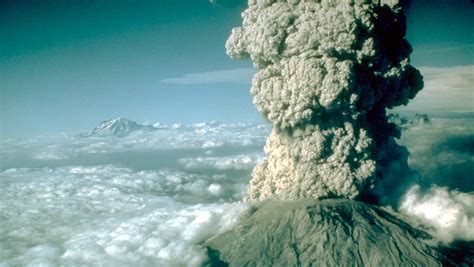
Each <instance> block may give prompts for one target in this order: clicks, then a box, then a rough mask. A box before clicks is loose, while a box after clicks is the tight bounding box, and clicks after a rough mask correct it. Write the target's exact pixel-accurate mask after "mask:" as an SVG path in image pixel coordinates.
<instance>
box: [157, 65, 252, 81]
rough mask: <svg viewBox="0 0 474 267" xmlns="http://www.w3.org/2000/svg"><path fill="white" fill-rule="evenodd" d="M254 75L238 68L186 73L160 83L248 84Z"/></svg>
mask: <svg viewBox="0 0 474 267" xmlns="http://www.w3.org/2000/svg"><path fill="white" fill-rule="evenodd" d="M254 73H255V71H254V70H253V69H248V68H240V69H230V70H216V71H208V72H199V73H188V74H184V75H183V76H181V77H177V78H167V79H162V80H161V82H162V83H169V84H186V85H188V84H212V83H240V84H249V83H250V81H251V80H252V76H253V74H254Z"/></svg>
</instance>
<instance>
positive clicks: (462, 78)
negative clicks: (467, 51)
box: [396, 65, 474, 112]
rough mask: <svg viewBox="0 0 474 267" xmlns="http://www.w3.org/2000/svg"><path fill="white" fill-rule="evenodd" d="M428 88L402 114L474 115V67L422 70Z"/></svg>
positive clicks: (403, 109) (426, 68) (422, 68)
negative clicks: (408, 112) (467, 113)
mask: <svg viewBox="0 0 474 267" xmlns="http://www.w3.org/2000/svg"><path fill="white" fill-rule="evenodd" d="M420 71H421V73H422V74H423V76H424V79H425V88H424V89H423V91H421V92H420V94H419V95H418V96H417V97H416V98H415V99H414V100H413V101H412V102H410V103H409V104H408V105H407V106H406V107H400V108H397V109H396V110H398V111H417V112H474V90H473V84H474V65H467V66H456V67H447V68H433V67H420Z"/></svg>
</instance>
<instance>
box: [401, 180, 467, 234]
mask: <svg viewBox="0 0 474 267" xmlns="http://www.w3.org/2000/svg"><path fill="white" fill-rule="evenodd" d="M473 203H474V195H473V194H468V193H462V192H459V191H455V190H449V189H448V188H446V187H438V186H433V187H430V188H429V189H428V190H425V191H422V189H421V187H420V186H419V185H415V186H413V187H412V188H411V189H410V190H409V191H408V192H407V194H406V195H405V197H404V200H403V202H402V204H401V206H400V210H401V211H402V212H403V213H405V214H408V215H411V216H413V217H416V218H417V219H419V220H420V222H421V223H423V224H425V225H429V226H431V227H433V231H432V232H433V234H434V235H435V236H436V237H437V238H438V239H439V240H441V241H444V242H447V243H449V242H451V241H453V240H455V239H456V240H466V241H471V240H474V206H473Z"/></svg>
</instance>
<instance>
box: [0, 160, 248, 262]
mask: <svg viewBox="0 0 474 267" xmlns="http://www.w3.org/2000/svg"><path fill="white" fill-rule="evenodd" d="M221 180H222V177H206V176H201V175H193V174H189V173H183V172H172V171H133V170H131V169H130V168H126V167H119V166H114V165H104V166H90V167H85V166H75V167H61V168H10V169H7V170H5V171H0V181H2V183H1V184H0V217H1V218H2V220H1V221H0V237H1V238H2V240H8V241H6V242H0V251H1V253H0V262H2V264H6V265H7V266H10V265H13V266H16V265H41V266H53V265H107V266H117V265H119V266H121V265H132V264H138V265H144V266H147V265H152V266H157V265H158V266H184V265H186V266H201V264H202V263H203V261H204V260H205V259H206V256H205V251H204V250H203V248H202V247H199V246H198V243H199V242H201V241H203V240H204V239H206V238H208V237H209V236H211V235H213V234H216V233H219V232H222V231H225V230H226V229H228V228H229V227H231V226H232V225H233V224H234V223H235V222H236V221H237V219H238V218H239V216H240V214H241V213H242V212H243V211H245V210H246V208H247V206H246V205H245V204H242V203H238V202H227V203H220V204H202V202H205V201H206V199H209V198H211V199H213V201H215V202H216V201H217V200H218V199H222V198H225V197H224V196H223V195H222V194H223V193H225V192H229V191H232V190H234V188H233V187H232V186H230V187H229V186H227V185H225V184H222V183H221ZM235 189H237V187H236V188H235ZM193 195H194V196H197V197H196V199H194V202H193V201H192V200H193V198H192V197H190V196H193ZM184 197H186V198H184ZM231 198H232V196H231ZM182 200H183V201H182ZM184 200H185V201H184ZM226 200H227V201H229V200H230V199H229V198H226ZM197 202H200V203H201V204H197ZM45 231H46V232H47V234H45Z"/></svg>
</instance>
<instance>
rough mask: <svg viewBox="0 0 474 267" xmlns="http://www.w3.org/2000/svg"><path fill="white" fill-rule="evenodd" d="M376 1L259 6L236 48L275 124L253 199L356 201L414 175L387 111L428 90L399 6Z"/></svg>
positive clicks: (230, 47)
mask: <svg viewBox="0 0 474 267" xmlns="http://www.w3.org/2000/svg"><path fill="white" fill-rule="evenodd" d="M373 2H374V1H369V0H366V1H328V0H323V1H299V0H289V1H275V0H269V1H254V0H252V1H249V7H248V8H247V9H246V10H245V11H244V12H243V14H242V17H243V23H242V26H241V27H237V28H234V29H233V30H232V33H231V35H230V37H229V39H228V40H227V43H226V49H227V53H228V54H229V55H230V56H231V57H233V58H250V59H251V60H252V62H253V64H254V66H255V67H256V68H257V70H258V72H257V73H256V74H255V76H254V77H253V80H252V88H251V93H252V95H253V102H254V104H255V106H256V108H257V109H258V110H259V111H260V113H262V115H263V116H264V117H266V118H267V119H268V120H269V121H270V122H272V124H273V126H274V129H273V132H272V133H271V135H270V137H269V138H268V140H267V144H266V147H265V152H266V153H267V154H268V159H267V160H264V161H263V162H262V163H260V164H259V165H258V166H257V167H256V168H255V169H254V172H253V175H252V177H253V178H252V180H251V182H250V190H249V193H248V199H249V200H262V199H265V198H279V199H298V198H321V197H331V196H342V197H348V198H356V197H360V196H361V195H363V194H366V193H367V192H368V189H369V188H372V187H373V186H374V185H379V184H378V181H382V180H383V181H384V183H385V185H387V186H390V187H392V186H393V185H394V184H390V182H387V181H388V180H391V179H389V177H388V176H387V175H385V174H386V173H388V172H390V173H395V172H398V174H401V173H403V172H404V170H405V169H406V168H407V166H406V156H407V153H406V150H404V149H403V148H401V147H399V146H398V145H397V144H396V143H395V141H394V139H393V138H394V137H396V136H398V135H399V132H398V131H397V130H396V129H395V127H394V126H393V125H391V124H390V123H388V121H387V117H386V114H385V109H386V108H391V107H395V106H399V105H403V104H406V103H407V102H408V100H409V99H411V98H413V97H414V96H415V95H416V93H417V92H418V91H419V90H420V89H421V88H422V86H423V82H422V78H421V75H420V73H419V72H418V70H416V69H415V68H413V67H412V66H411V65H410V64H409V54H410V53H411V47H410V45H409V44H408V42H407V41H406V40H405V39H404V35H405V17H404V15H403V13H402V12H401V10H400V8H398V7H397V6H396V3H397V2H398V1H382V2H381V4H380V5H379V4H376V3H373ZM392 7H393V9H392ZM387 32H390V34H386V33H387ZM384 176H385V177H384ZM383 178H384V179H383ZM391 181H393V180H391ZM379 188H383V186H379ZM379 190H381V191H383V189H379Z"/></svg>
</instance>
